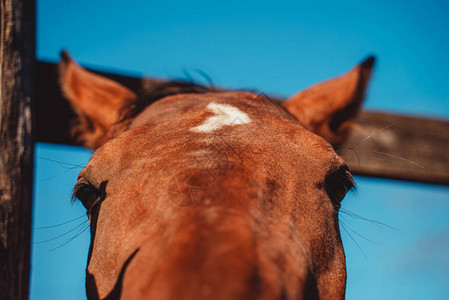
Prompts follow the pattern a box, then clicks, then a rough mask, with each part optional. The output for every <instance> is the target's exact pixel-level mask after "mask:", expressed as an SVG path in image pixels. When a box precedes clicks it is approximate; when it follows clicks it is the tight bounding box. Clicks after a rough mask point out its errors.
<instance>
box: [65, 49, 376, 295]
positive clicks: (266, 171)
mask: <svg viewBox="0 0 449 300" xmlns="http://www.w3.org/2000/svg"><path fill="white" fill-rule="evenodd" d="M373 64H374V57H369V58H367V59H366V60H364V61H363V62H362V63H361V64H359V65H357V66H356V67H354V68H353V69H351V70H350V71H349V72H347V73H345V74H343V75H341V76H339V77H336V78H334V79H331V80H329V81H326V82H322V83H319V84H317V85H314V86H312V87H310V88H308V89H306V90H304V91H301V92H298V93H297V94H295V95H293V96H292V97H290V98H289V99H287V100H286V101H285V102H277V101H274V100H272V99H270V98H269V97H267V96H265V95H264V94H257V93H254V92H248V91H224V90H221V89H217V88H214V87H206V86H202V85H197V84H194V83H191V82H182V81H170V82H160V83H158V84H156V85H155V86H154V87H153V88H151V89H150V90H148V91H145V92H142V93H139V94H136V93H134V92H133V91H131V90H129V89H128V88H126V87H125V86H123V85H121V84H119V83H117V82H114V81H112V80H110V79H107V78H105V77H102V76H100V75H97V74H94V73H91V72H89V71H87V70H85V69H83V68H82V67H81V66H80V65H78V64H77V63H76V62H75V61H74V60H73V59H72V58H71V57H70V55H69V54H68V53H67V52H63V53H62V56H61V60H60V62H59V73H60V85H61V88H62V91H63V94H64V96H65V98H67V100H68V101H69V103H70V105H71V106H72V108H73V110H74V111H75V113H76V115H77V122H76V124H74V126H73V132H74V135H75V136H76V139H77V140H78V141H79V142H80V143H81V144H82V145H84V146H85V147H88V148H90V149H92V150H94V153H93V155H92V157H91V159H90V161H89V163H88V164H87V165H86V166H85V167H84V169H83V170H82V171H81V172H80V174H79V176H78V180H77V182H76V184H75V186H74V189H73V199H74V201H81V203H82V204H83V205H84V206H85V208H86V213H87V216H88V218H89V223H90V233H91V243H90V247H89V252H88V259H87V267H86V293H87V296H88V298H89V299H119V298H120V299H161V300H162V299H344V297H345V287H346V265H345V253H344V249H343V245H342V241H341V237H340V231H339V222H338V210H339V207H340V203H341V201H342V200H343V198H344V197H345V194H346V193H347V192H348V191H349V190H350V189H352V188H353V187H354V181H353V178H352V175H351V173H350V171H349V169H348V167H347V165H346V164H345V162H344V160H343V159H342V158H341V157H340V156H339V155H338V154H337V152H336V149H338V147H339V146H341V145H342V143H344V141H345V140H346V138H347V137H348V135H349V134H350V131H351V129H352V128H353V127H354V122H353V119H354V118H355V117H356V115H357V113H358V111H359V110H360V108H361V105H362V102H363V99H364V95H365V93H366V89H367V86H368V82H369V79H370V76H371V71H372V67H373Z"/></svg>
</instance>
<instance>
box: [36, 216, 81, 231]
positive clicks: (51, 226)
mask: <svg viewBox="0 0 449 300" xmlns="http://www.w3.org/2000/svg"><path fill="white" fill-rule="evenodd" d="M85 217H86V215H85V214H83V215H81V216H79V217H78V218H75V219H72V220H70V221H67V222H63V223H59V224H55V225H50V226H42V227H33V229H48V228H54V227H58V226H62V225H65V224H69V223H72V222H75V221H76V220H79V219H81V218H85Z"/></svg>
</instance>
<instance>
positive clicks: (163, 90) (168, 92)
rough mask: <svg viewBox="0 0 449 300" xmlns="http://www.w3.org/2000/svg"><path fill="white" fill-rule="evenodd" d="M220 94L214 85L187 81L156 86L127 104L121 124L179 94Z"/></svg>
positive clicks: (120, 120)
mask: <svg viewBox="0 0 449 300" xmlns="http://www.w3.org/2000/svg"><path fill="white" fill-rule="evenodd" d="M210 92H220V90H219V89H217V88H215V87H214V86H213V85H210V86H205V85H202V84H198V83H195V82H191V81H186V80H172V81H167V82H162V83H158V84H154V85H153V86H151V87H149V88H146V89H145V90H142V91H141V92H139V93H138V95H137V98H136V100H135V101H132V102H130V103H127V104H125V105H124V106H123V107H122V109H121V113H120V119H119V121H118V122H119V123H121V122H123V121H125V120H128V119H131V118H134V117H136V116H137V115H139V114H140V113H141V112H142V111H143V110H144V109H145V108H147V107H148V106H149V105H150V104H151V103H153V102H156V101H158V100H160V99H162V98H165V97H168V96H173V95H178V94H205V93H210Z"/></svg>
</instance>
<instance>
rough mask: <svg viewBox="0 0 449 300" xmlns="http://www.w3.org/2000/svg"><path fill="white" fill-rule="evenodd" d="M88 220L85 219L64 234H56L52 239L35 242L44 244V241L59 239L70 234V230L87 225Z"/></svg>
mask: <svg viewBox="0 0 449 300" xmlns="http://www.w3.org/2000/svg"><path fill="white" fill-rule="evenodd" d="M86 221H87V220H84V221H83V222H82V223H80V224H78V225H76V226H75V227H74V228H72V229H70V230H69V231H67V232H65V233H63V234H61V235H58V236H56V237H53V238H50V239H47V240H43V241H38V242H34V243H33V244H42V243H47V242H50V241H54V240H57V239H59V238H61V237H63V236H65V235H67V234H69V233H70V232H72V231H74V230H76V229H77V228H79V227H81V226H83V225H85V224H86Z"/></svg>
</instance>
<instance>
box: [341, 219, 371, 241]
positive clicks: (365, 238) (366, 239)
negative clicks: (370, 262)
mask: <svg viewBox="0 0 449 300" xmlns="http://www.w3.org/2000/svg"><path fill="white" fill-rule="evenodd" d="M340 218H342V219H343V220H345V221H346V224H344V226H346V227H347V228H348V229H349V230H351V231H352V232H353V233H355V234H357V235H358V236H359V237H361V238H362V239H364V240H365V241H368V242H370V243H373V244H378V243H376V242H374V241H372V240H370V239H368V238H367V237H364V236H363V235H361V234H360V233H358V232H357V231H355V230H354V229H353V228H351V227H350V226H349V225H348V223H349V222H348V221H347V220H346V219H345V218H344V217H343V216H340ZM340 221H341V220H340Z"/></svg>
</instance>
